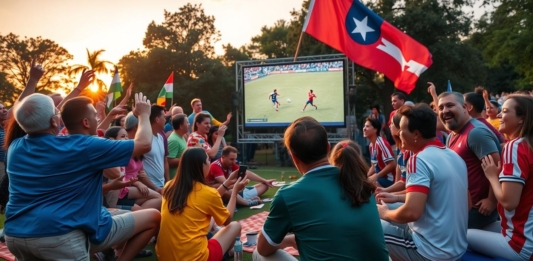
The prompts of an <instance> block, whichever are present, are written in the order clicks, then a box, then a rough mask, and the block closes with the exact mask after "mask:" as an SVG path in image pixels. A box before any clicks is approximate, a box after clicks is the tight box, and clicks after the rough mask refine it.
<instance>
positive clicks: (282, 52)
mask: <svg viewBox="0 0 533 261" xmlns="http://www.w3.org/2000/svg"><path fill="white" fill-rule="evenodd" d="M288 33H289V24H288V23H287V22H286V21H285V20H283V19H282V20H278V21H277V22H276V23H275V24H274V25H273V26H272V27H268V26H263V27H262V28H261V34H259V35H257V36H254V37H252V44H251V45H250V46H249V47H248V50H250V52H252V54H253V55H254V56H255V57H257V58H261V56H265V57H263V58H281V57H287V56H289V55H290V54H289V53H288V52H287V45H288V43H287V36H288Z"/></svg>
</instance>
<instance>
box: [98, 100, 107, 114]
mask: <svg viewBox="0 0 533 261" xmlns="http://www.w3.org/2000/svg"><path fill="white" fill-rule="evenodd" d="M104 111H105V103H104V102H102V101H99V102H97V103H96V113H101V112H104Z"/></svg>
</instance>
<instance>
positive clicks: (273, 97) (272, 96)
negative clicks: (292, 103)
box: [268, 89, 281, 111]
mask: <svg viewBox="0 0 533 261" xmlns="http://www.w3.org/2000/svg"><path fill="white" fill-rule="evenodd" d="M278 96H281V95H279V94H278V90H276V89H274V92H273V93H271V94H270V95H269V96H268V99H269V100H272V103H274V107H275V108H276V111H278V107H279V102H278Z"/></svg>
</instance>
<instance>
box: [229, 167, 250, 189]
mask: <svg viewBox="0 0 533 261" xmlns="http://www.w3.org/2000/svg"><path fill="white" fill-rule="evenodd" d="M238 173H239V170H235V171H233V172H232V173H231V174H229V176H228V179H226V181H224V184H225V185H226V186H227V187H229V188H231V186H233V185H234V184H235V183H236V182H237V180H238V179H239V175H238ZM247 178H248V172H246V173H245V174H244V178H243V180H246V179H247Z"/></svg>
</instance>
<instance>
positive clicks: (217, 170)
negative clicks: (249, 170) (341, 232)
mask: <svg viewBox="0 0 533 261" xmlns="http://www.w3.org/2000/svg"><path fill="white" fill-rule="evenodd" d="M238 169H239V165H237V164H235V163H234V164H233V166H231V169H226V168H224V166H223V165H222V162H221V161H220V159H217V160H215V161H214V162H213V163H211V167H210V168H209V174H208V175H207V177H206V178H205V181H206V182H207V184H208V185H211V184H213V183H215V178H216V177H222V176H224V177H225V178H226V179H227V178H228V177H229V175H230V174H231V173H232V172H234V171H236V170H238Z"/></svg>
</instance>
